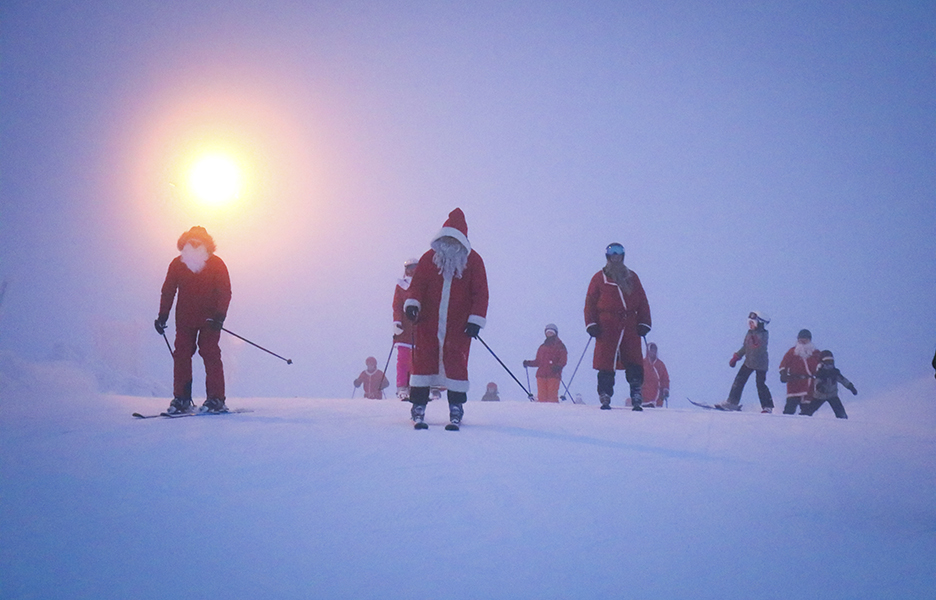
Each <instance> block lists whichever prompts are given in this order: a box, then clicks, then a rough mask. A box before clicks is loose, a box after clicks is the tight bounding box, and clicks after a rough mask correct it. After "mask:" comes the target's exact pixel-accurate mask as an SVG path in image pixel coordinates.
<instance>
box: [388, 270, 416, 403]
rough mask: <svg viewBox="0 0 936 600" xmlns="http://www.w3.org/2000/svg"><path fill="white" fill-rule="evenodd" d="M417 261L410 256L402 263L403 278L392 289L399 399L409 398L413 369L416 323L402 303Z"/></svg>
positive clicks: (404, 300)
mask: <svg viewBox="0 0 936 600" xmlns="http://www.w3.org/2000/svg"><path fill="white" fill-rule="evenodd" d="M418 262H419V261H418V260H416V259H415V258H410V259H408V260H407V261H406V262H404V263H403V279H400V280H399V281H397V284H396V289H394V290H393V345H394V346H396V352H397V354H396V356H397V368H396V373H397V374H396V385H397V396H398V397H399V398H400V399H401V400H409V376H410V373H412V371H413V344H414V343H416V329H415V328H416V325H415V324H414V323H413V322H412V321H410V320H409V319H407V318H406V315H405V314H404V313H403V303H404V302H406V294H407V290H409V286H410V283H412V281H413V273H415V272H416V264H417V263H418Z"/></svg>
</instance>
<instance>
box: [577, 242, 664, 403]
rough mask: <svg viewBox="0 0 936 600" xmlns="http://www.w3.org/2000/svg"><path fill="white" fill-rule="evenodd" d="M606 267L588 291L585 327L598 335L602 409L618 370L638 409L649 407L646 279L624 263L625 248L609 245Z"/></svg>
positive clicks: (608, 400) (596, 363)
mask: <svg viewBox="0 0 936 600" xmlns="http://www.w3.org/2000/svg"><path fill="white" fill-rule="evenodd" d="M605 259H606V262H607V264H606V265H605V267H604V268H603V269H602V270H600V271H598V272H597V273H595V275H594V276H593V277H592V278H591V282H590V283H589V284H588V293H587V294H586V295H585V330H586V331H587V332H588V335H590V336H592V337H593V338H595V355H594V359H593V362H592V367H593V368H595V369H597V370H598V399H599V400H600V401H601V408H602V409H604V410H607V409H609V408H611V396H613V395H614V371H615V369H617V370H623V371H624V374H625V377H626V378H627V383H629V384H630V397H631V399H632V401H633V410H638V411H639V410H643V407H642V404H643V395H642V393H641V388H642V386H643V378H644V373H643V351H642V349H641V348H640V338H642V337H644V336H645V335H647V334H648V333H650V325H651V323H650V305H649V304H648V303H647V295H646V294H645V293H644V289H643V286H642V285H641V284H640V278H639V277H637V273H634V272H633V271H631V270H630V269H628V268H627V267H626V266H625V265H624V246H622V245H621V244H618V243H614V244H609V245H608V247H607V248H606V249H605Z"/></svg>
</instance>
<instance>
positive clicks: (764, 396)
mask: <svg viewBox="0 0 936 600" xmlns="http://www.w3.org/2000/svg"><path fill="white" fill-rule="evenodd" d="M767 323H770V319H769V318H768V317H767V315H765V314H764V313H762V312H760V311H756V310H755V311H753V312H751V313H750V314H749V315H748V332H747V334H746V335H745V336H744V344H743V345H742V346H741V349H740V350H738V351H737V352H735V353H734V355H733V356H732V357H731V360H729V361H728V364H729V365H730V366H731V368H732V369H733V368H734V367H735V365H736V364H738V361H739V360H741V358H742V357H743V358H744V363H743V364H742V365H741V368H740V369H738V374H737V376H735V379H734V383H732V384H731V391H730V392H729V393H728V399H727V400H725V401H724V402H722V403H721V404H716V405H715V407H716V408H719V409H721V410H741V392H743V391H744V385H745V384H746V383H747V380H748V378H749V377H750V376H751V373H757V375H756V376H755V381H756V382H757V397H758V398H759V399H760V403H761V412H762V413H770V412H773V407H774V404H773V398H772V397H771V396H770V388H768V387H767V367H768V359H767V339H768V333H767V329H766V327H765V326H766V325H767Z"/></svg>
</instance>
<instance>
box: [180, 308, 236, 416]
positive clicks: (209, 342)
mask: <svg viewBox="0 0 936 600" xmlns="http://www.w3.org/2000/svg"><path fill="white" fill-rule="evenodd" d="M220 340H221V332H220V331H215V330H214V329H212V328H211V327H208V326H207V325H205V326H203V327H200V328H196V327H186V326H184V325H180V324H178V323H176V338H175V359H174V361H175V362H174V366H173V370H172V379H173V381H172V393H173V395H175V397H176V398H191V397H192V357H193V356H194V355H195V348H196V347H197V348H198V353H199V354H200V355H201V357H202V360H204V362H205V393H206V394H207V397H208V398H218V399H219V400H224V365H223V364H222V363H221V347H220V346H219V345H218V342H219V341H220Z"/></svg>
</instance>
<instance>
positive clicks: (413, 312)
mask: <svg viewBox="0 0 936 600" xmlns="http://www.w3.org/2000/svg"><path fill="white" fill-rule="evenodd" d="M403 312H405V313H406V318H407V319H409V320H410V321H416V317H418V316H419V307H418V306H416V305H415V304H410V305H409V306H407V307H406V308H404V309H403Z"/></svg>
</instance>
